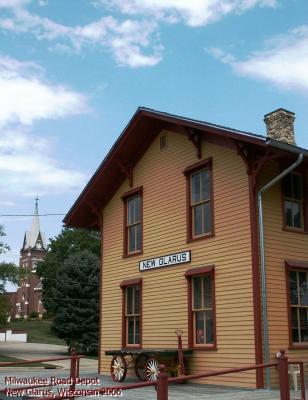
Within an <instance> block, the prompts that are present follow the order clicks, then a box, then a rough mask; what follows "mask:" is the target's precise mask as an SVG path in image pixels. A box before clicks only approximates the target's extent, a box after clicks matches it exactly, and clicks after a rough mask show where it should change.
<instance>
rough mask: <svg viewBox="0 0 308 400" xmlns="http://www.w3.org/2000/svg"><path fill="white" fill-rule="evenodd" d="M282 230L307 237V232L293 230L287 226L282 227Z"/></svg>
mask: <svg viewBox="0 0 308 400" xmlns="http://www.w3.org/2000/svg"><path fill="white" fill-rule="evenodd" d="M282 230H283V231H285V232H291V233H299V234H301V235H308V232H307V231H305V230H304V229H295V228H288V227H287V226H283V227H282Z"/></svg>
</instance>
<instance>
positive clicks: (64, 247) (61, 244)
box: [37, 227, 100, 315]
mask: <svg viewBox="0 0 308 400" xmlns="http://www.w3.org/2000/svg"><path fill="white" fill-rule="evenodd" d="M82 250H88V251H89V252H91V253H93V254H95V255H97V256H98V257H99V256H100V235H99V233H98V232H96V231H89V230H86V229H75V228H66V227H64V228H63V229H62V231H61V233H60V234H59V235H58V236H56V237H55V238H54V239H50V244H49V245H48V253H47V255H46V257H45V259H44V261H43V262H40V263H39V265H38V267H37V275H38V276H40V277H42V278H44V279H43V282H42V286H43V292H42V296H43V302H44V307H45V309H46V310H47V312H48V313H49V314H51V315H53V314H55V313H56V309H55V304H56V303H55V302H54V300H53V295H52V293H53V288H54V287H55V285H57V283H58V281H57V279H58V278H57V275H58V272H60V271H61V269H62V266H63V263H64V261H65V260H66V259H67V258H68V257H69V256H70V255H72V254H75V253H77V252H80V251H82ZM95 279H96V280H95V281H96V282H97V283H98V281H99V275H98V274H97V277H96V278H95Z"/></svg>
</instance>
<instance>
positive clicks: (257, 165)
mask: <svg viewBox="0 0 308 400" xmlns="http://www.w3.org/2000/svg"><path fill="white" fill-rule="evenodd" d="M233 143H234V144H235V146H236V149H237V154H238V155H239V156H240V157H241V158H242V159H243V161H244V163H245V165H246V172H247V174H248V175H252V182H253V187H255V186H256V180H257V176H258V174H259V172H260V170H261V168H262V167H263V165H264V164H265V163H266V162H268V161H272V160H276V159H278V158H280V157H281V154H274V153H272V152H271V151H270V150H266V152H265V153H264V155H263V156H262V157H261V158H259V159H257V160H252V158H251V157H249V150H248V149H247V148H246V147H245V146H244V145H243V144H242V143H240V142H238V141H237V140H233Z"/></svg>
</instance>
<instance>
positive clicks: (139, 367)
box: [135, 354, 149, 381]
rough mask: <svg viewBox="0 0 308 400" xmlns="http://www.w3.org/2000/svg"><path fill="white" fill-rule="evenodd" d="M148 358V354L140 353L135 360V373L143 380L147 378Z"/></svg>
mask: <svg viewBox="0 0 308 400" xmlns="http://www.w3.org/2000/svg"><path fill="white" fill-rule="evenodd" d="M148 359H149V357H148V356H147V355H146V354H140V355H139V356H138V357H137V358H136V360H135V373H136V375H137V377H138V378H139V379H140V380H141V381H146V380H147V371H146V363H147V361H148Z"/></svg>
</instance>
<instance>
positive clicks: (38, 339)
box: [8, 319, 65, 346]
mask: <svg viewBox="0 0 308 400" xmlns="http://www.w3.org/2000/svg"><path fill="white" fill-rule="evenodd" d="M50 326H51V322H50V321H46V320H35V321H30V320H26V319H25V320H21V321H16V322H10V324H9V325H8V328H9V329H10V328H11V329H16V330H23V331H25V332H27V334H28V342H30V343H46V344H60V345H62V346H65V342H64V341H63V340H61V339H59V338H57V337H56V336H55V335H54V334H53V333H52V332H51V330H50Z"/></svg>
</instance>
